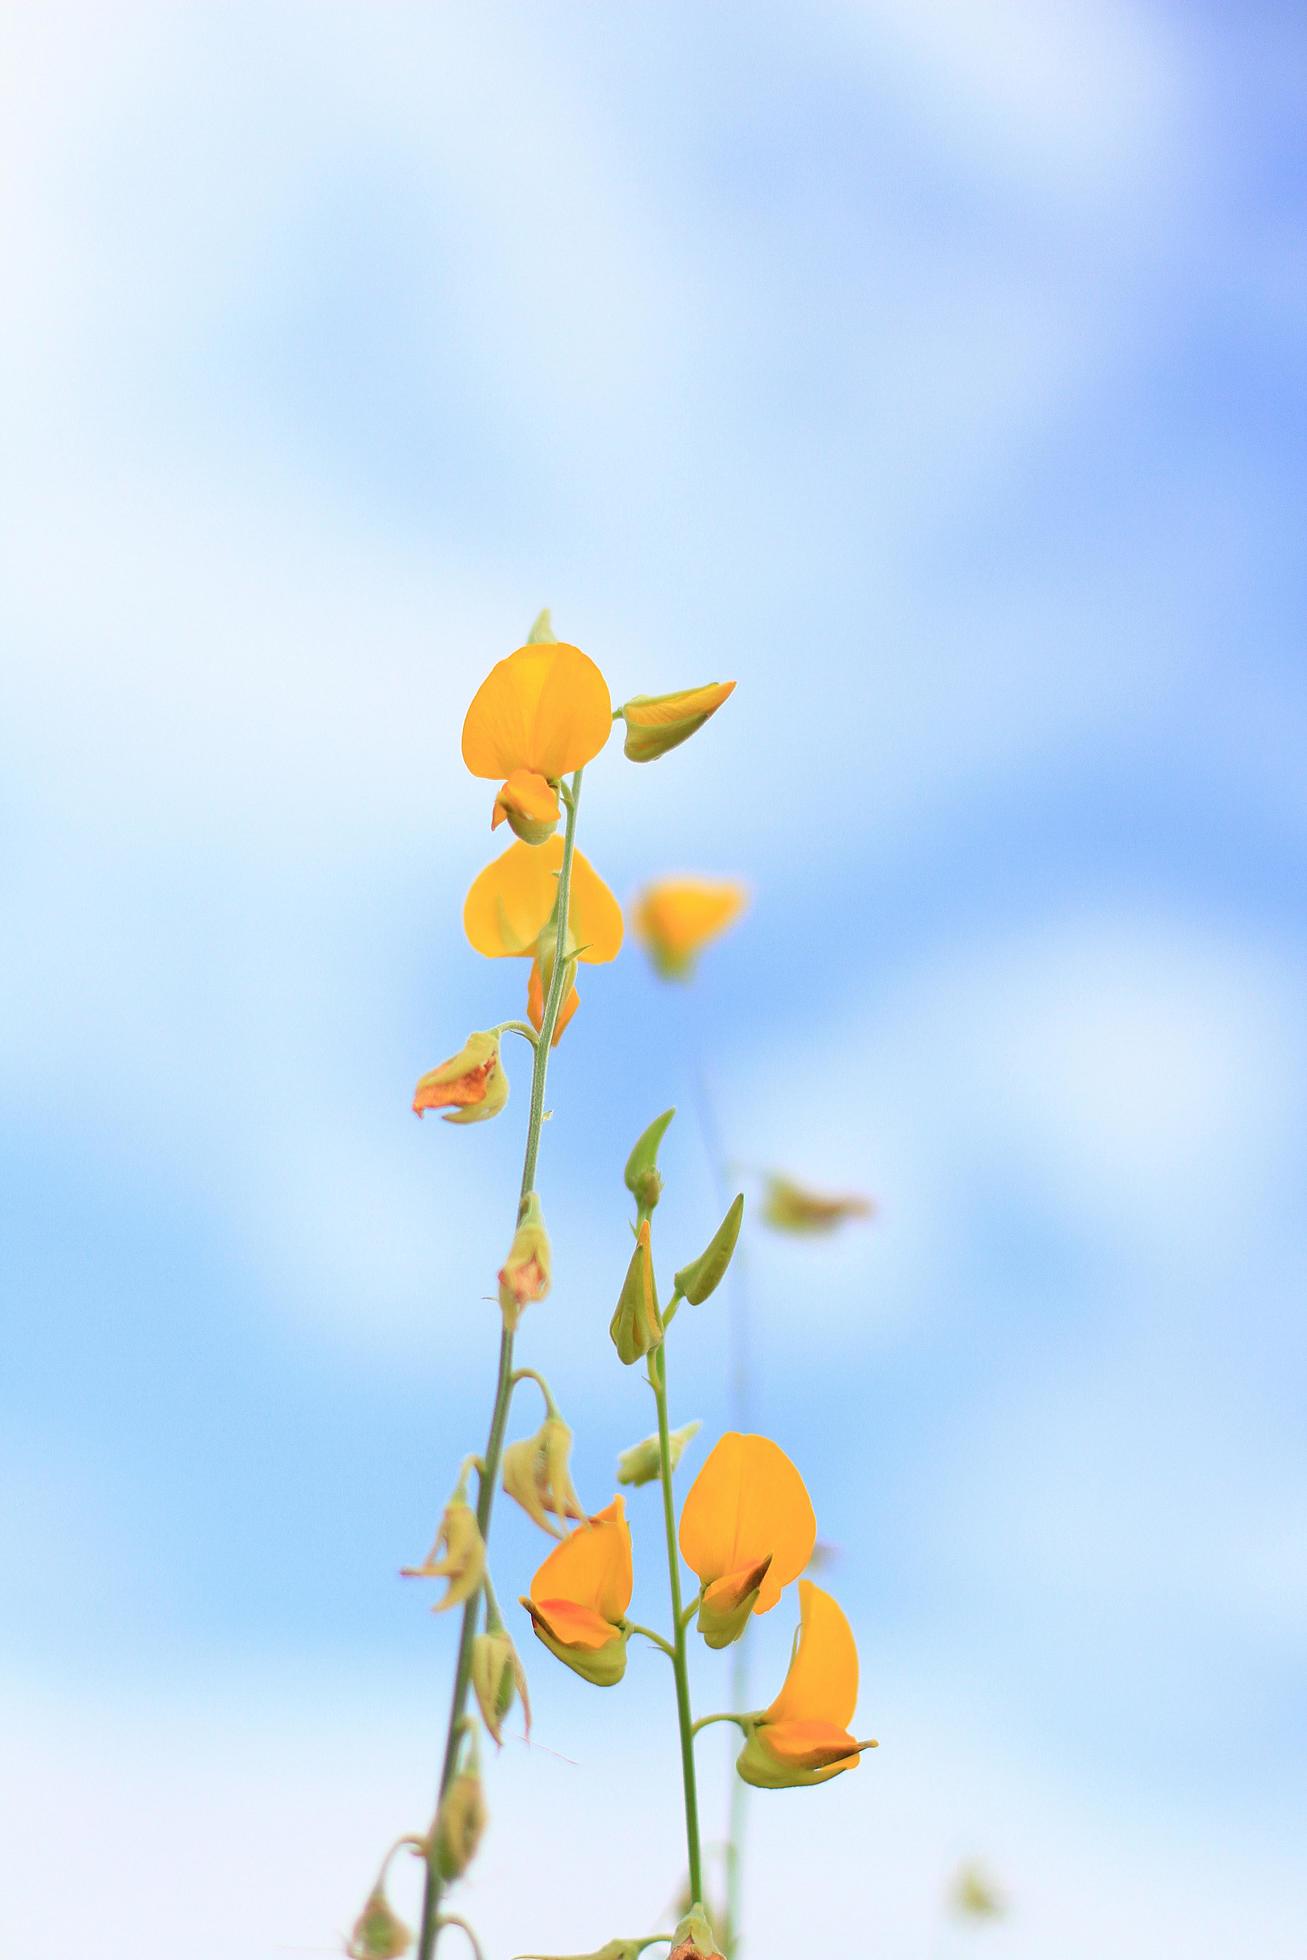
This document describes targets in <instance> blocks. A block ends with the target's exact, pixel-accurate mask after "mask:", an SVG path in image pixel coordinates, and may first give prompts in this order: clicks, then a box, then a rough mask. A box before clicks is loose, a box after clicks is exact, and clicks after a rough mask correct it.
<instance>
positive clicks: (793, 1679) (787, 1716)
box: [735, 1579, 876, 1790]
mask: <svg viewBox="0 0 1307 1960" xmlns="http://www.w3.org/2000/svg"><path fill="white" fill-rule="evenodd" d="M799 1615H800V1625H799V1638H798V1641H797V1643H796V1645H795V1649H794V1656H793V1658H792V1660H791V1661H790V1667H789V1672H788V1673H787V1675H786V1676H785V1681H784V1684H783V1685H782V1687H781V1691H780V1693H779V1694H778V1695H777V1697H776V1699H775V1701H774V1702H773V1703H772V1704H771V1707H770V1708H768V1709H766V1710H765V1711H764V1712H763V1714H762V1715H761V1716H759V1717H758V1719H757V1720H756V1722H753V1723H751V1724H750V1732H749V1734H748V1739H747V1741H746V1742H745V1745H744V1747H743V1749H742V1750H741V1751H740V1754H739V1757H738V1759H737V1761H736V1765H735V1767H736V1769H737V1770H738V1771H739V1773H740V1775H741V1776H742V1777H743V1778H744V1780H745V1782H746V1783H753V1784H756V1785H757V1787H758V1788H759V1789H761V1790H787V1789H794V1788H797V1787H798V1786H799V1785H802V1784H808V1783H825V1782H828V1781H829V1779H830V1778H831V1777H832V1776H838V1775H839V1774H840V1772H841V1770H846V1769H856V1768H857V1766H858V1757H859V1756H860V1754H861V1753H862V1751H863V1750H864V1749H874V1748H875V1747H876V1745H875V1743H874V1742H855V1740H854V1738H853V1737H852V1736H851V1735H850V1734H849V1731H848V1725H849V1723H850V1722H851V1721H852V1720H853V1711H854V1708H855V1707H856V1706H857V1700H858V1650H857V1647H856V1645H855V1644H854V1639H853V1634H852V1632H851V1631H850V1628H849V1623H848V1621H847V1620H846V1619H845V1617H844V1614H843V1612H842V1611H841V1609H840V1608H839V1606H837V1605H836V1603H835V1601H834V1600H833V1599H832V1598H831V1596H830V1594H829V1593H828V1592H823V1591H822V1589H821V1587H820V1586H817V1585H814V1584H813V1582H812V1580H811V1579H801V1580H800V1581H799Z"/></svg>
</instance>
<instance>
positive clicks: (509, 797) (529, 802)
mask: <svg viewBox="0 0 1307 1960" xmlns="http://www.w3.org/2000/svg"><path fill="white" fill-rule="evenodd" d="M505 817H507V819H508V822H509V824H510V826H511V828H512V831H513V835H514V836H515V837H520V838H521V839H522V842H523V843H524V844H543V843H544V842H545V839H546V838H547V837H549V836H550V835H551V834H552V833H553V831H554V830H555V829H556V828H557V826H558V817H559V809H558V792H557V790H556V789H555V788H554V786H553V784H552V783H551V782H547V781H546V779H545V778H544V777H543V776H537V775H536V774H535V773H534V771H532V770H530V769H515V770H514V771H513V773H512V775H511V776H509V777H508V778H507V780H506V781H505V783H504V786H503V788H502V789H501V790H500V792H499V794H498V796H497V797H496V798H495V807H494V810H493V811H492V812H491V817H490V828H491V829H492V830H498V828H499V826H500V824H501V823H503V821H504V819H505Z"/></svg>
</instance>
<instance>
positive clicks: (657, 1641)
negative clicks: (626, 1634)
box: [626, 1620, 676, 1661]
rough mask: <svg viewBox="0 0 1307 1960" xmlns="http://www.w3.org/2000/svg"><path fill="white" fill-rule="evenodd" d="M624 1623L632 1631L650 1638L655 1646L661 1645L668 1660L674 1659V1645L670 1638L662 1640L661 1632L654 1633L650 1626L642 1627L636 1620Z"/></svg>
mask: <svg viewBox="0 0 1307 1960" xmlns="http://www.w3.org/2000/svg"><path fill="white" fill-rule="evenodd" d="M626 1624H627V1626H628V1628H629V1629H630V1631H631V1632H632V1633H639V1634H643V1636H644V1638H645V1639H646V1640H652V1642H653V1644H654V1646H655V1647H661V1648H662V1650H663V1652H664V1653H665V1654H666V1656H667V1658H668V1660H670V1661H674V1660H675V1659H676V1649H675V1647H673V1645H672V1643H671V1641H670V1640H664V1639H663V1636H662V1635H661V1633H655V1632H654V1630H653V1628H652V1627H642V1626H641V1625H640V1622H639V1621H638V1620H628V1621H627V1622H626Z"/></svg>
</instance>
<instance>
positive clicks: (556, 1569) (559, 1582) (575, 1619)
mask: <svg viewBox="0 0 1307 1960" xmlns="http://www.w3.org/2000/svg"><path fill="white" fill-rule="evenodd" d="M633 1584H634V1575H633V1572H632V1567H631V1527H630V1525H628V1523H627V1522H626V1503H625V1500H624V1499H623V1498H622V1497H620V1496H619V1497H615V1498H614V1499H613V1501H612V1503H611V1504H610V1505H609V1506H608V1508H607V1509H606V1510H603V1511H600V1512H599V1513H598V1514H597V1516H595V1517H593V1518H591V1519H590V1520H589V1522H588V1523H586V1524H580V1525H578V1526H577V1528H576V1530H575V1531H574V1532H573V1533H572V1534H571V1536H570V1537H569V1538H565V1539H564V1540H563V1542H562V1544H561V1545H557V1546H555V1548H554V1550H553V1551H552V1552H551V1553H550V1554H549V1557H548V1558H547V1559H546V1560H545V1562H544V1564H543V1565H542V1566H541V1567H540V1570H539V1571H538V1572H537V1573H536V1575H535V1578H534V1579H533V1580H532V1581H531V1596H530V1598H529V1599H523V1600H522V1602H521V1603H522V1605H523V1606H525V1608H526V1610H527V1612H528V1613H529V1614H530V1615H531V1623H532V1625H533V1626H534V1628H535V1630H536V1635H537V1637H538V1638H539V1639H540V1640H542V1641H543V1642H544V1644H545V1646H546V1647H548V1649H549V1651H550V1653H551V1654H556V1655H557V1657H558V1659H559V1660H560V1661H565V1662H566V1663H567V1665H568V1667H570V1668H573V1669H575V1671H576V1673H578V1674H580V1675H583V1676H584V1677H585V1679H586V1680H587V1681H593V1682H594V1683H595V1685H596V1686H597V1687H601V1688H607V1687H611V1686H612V1684H613V1683H614V1682H615V1681H620V1680H621V1678H622V1675H623V1674H624V1673H625V1671H626V1642H627V1639H628V1637H629V1629H628V1628H627V1627H626V1626H625V1624H624V1616H625V1613H626V1609H627V1607H628V1606H629V1605H630V1603H631V1588H632V1585H633Z"/></svg>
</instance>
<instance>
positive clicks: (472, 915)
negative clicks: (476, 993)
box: [463, 836, 622, 963]
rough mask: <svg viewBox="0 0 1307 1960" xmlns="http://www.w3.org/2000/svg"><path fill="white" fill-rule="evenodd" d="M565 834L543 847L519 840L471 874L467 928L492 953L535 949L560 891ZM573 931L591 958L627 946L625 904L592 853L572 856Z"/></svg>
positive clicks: (610, 957) (477, 944)
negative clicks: (624, 943) (624, 938)
mask: <svg viewBox="0 0 1307 1960" xmlns="http://www.w3.org/2000/svg"><path fill="white" fill-rule="evenodd" d="M562 862H563V840H562V838H561V837H558V836H554V837H551V838H550V839H549V841H548V843H547V844H541V845H539V846H538V847H537V846H535V845H532V844H523V843H522V842H521V841H520V840H519V841H518V842H516V843H513V844H510V845H509V847H508V849H507V850H506V851H505V852H504V854H503V856H502V857H497V858H496V859H495V861H494V863H493V864H488V865H487V866H486V868H485V870H484V871H481V872H479V873H478V874H477V876H476V877H475V878H474V879H473V880H472V885H471V889H470V890H469V892H468V895H467V897H466V899H465V900H464V902H463V930H464V931H465V932H466V934H467V936H468V939H469V940H470V941H471V943H472V945H473V946H474V947H475V948H476V950H477V952H478V953H484V954H485V955H486V957H487V958H488V959H492V960H493V959H506V958H513V957H516V956H518V955H521V954H533V953H534V952H535V949H536V941H537V940H538V939H539V937H540V934H541V932H542V931H543V930H544V928H545V926H546V925H547V924H548V923H549V918H550V914H551V913H552V912H553V909H554V902H555V900H556V898H557V896H558V871H559V867H560V866H561V864H562ZM570 912H571V917H570V921H569V925H570V937H571V940H572V943H573V944H574V945H575V946H577V948H578V949H579V952H578V957H579V958H581V959H583V960H585V961H587V962H588V963H594V962H600V961H604V960H613V959H616V958H617V955H618V953H619V952H620V951H621V946H622V908H621V906H620V905H619V904H618V903H617V900H616V899H615V898H614V897H613V894H612V893H611V892H610V891H609V889H608V887H607V885H606V884H605V883H604V881H603V879H602V878H601V877H600V876H599V873H598V872H597V871H596V870H595V869H594V867H593V865H592V864H591V863H590V861H589V859H588V858H586V857H585V856H584V855H583V854H582V853H581V852H580V851H577V852H576V853H575V854H574V856H573V859H572V901H571V906H570Z"/></svg>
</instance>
